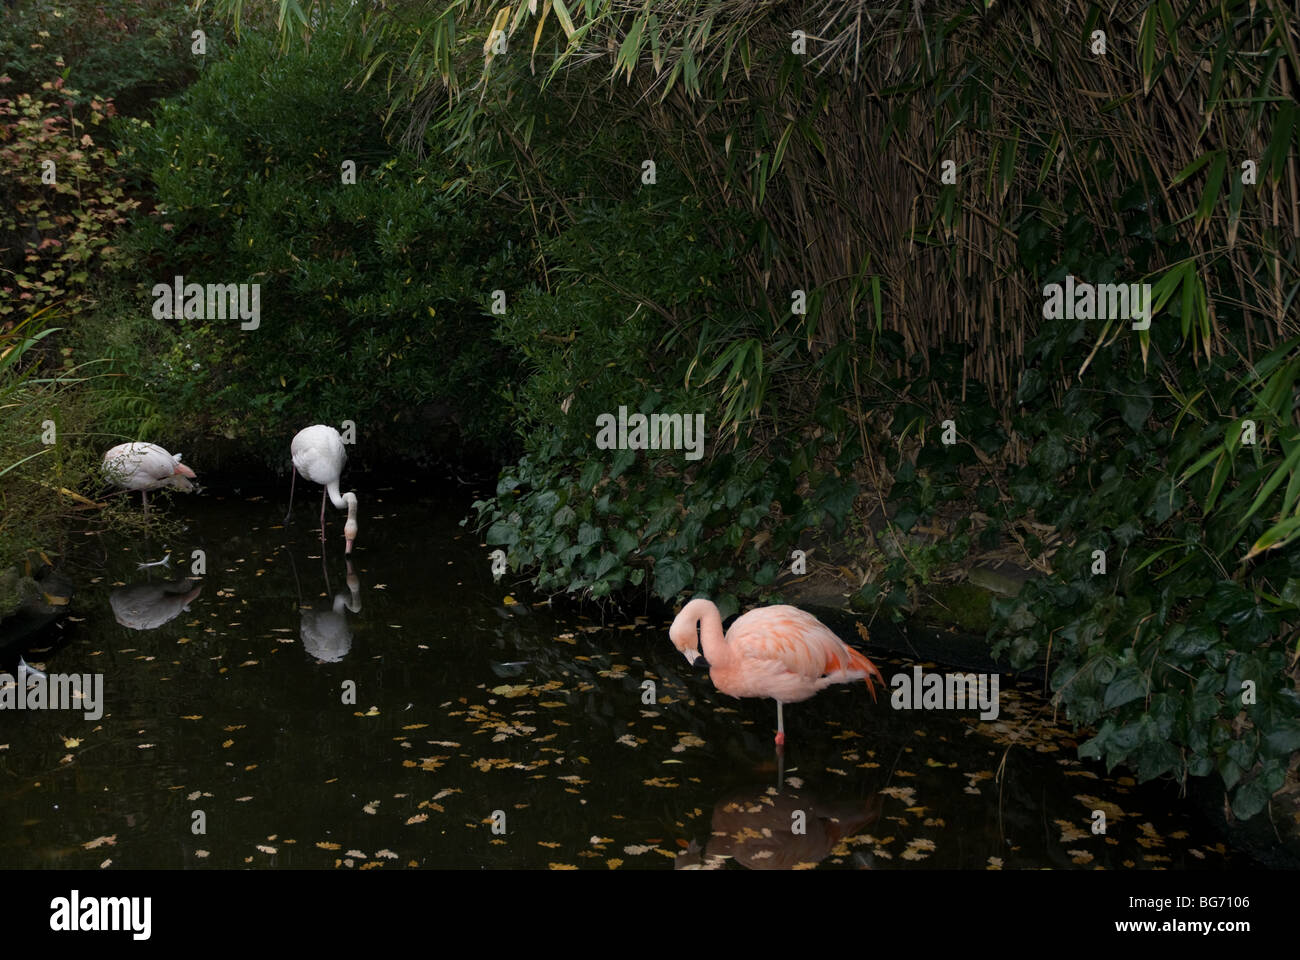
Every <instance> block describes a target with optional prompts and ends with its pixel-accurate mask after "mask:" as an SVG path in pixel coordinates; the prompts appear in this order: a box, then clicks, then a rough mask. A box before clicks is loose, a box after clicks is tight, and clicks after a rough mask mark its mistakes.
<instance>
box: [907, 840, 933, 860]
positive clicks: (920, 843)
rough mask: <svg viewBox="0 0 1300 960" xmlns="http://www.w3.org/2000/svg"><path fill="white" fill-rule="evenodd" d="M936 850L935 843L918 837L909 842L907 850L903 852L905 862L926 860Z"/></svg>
mask: <svg viewBox="0 0 1300 960" xmlns="http://www.w3.org/2000/svg"><path fill="white" fill-rule="evenodd" d="M933 850H934V841H933V840H927V839H926V838H924V837H916V838H915V839H913V840H909V841H907V849H906V850H904V851H903V853H902V857H903V859H904V860H924V859H925V858H926V857H928V856H929V855H930V853H931V852H932V851H933Z"/></svg>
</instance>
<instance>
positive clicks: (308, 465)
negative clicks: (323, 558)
mask: <svg viewBox="0 0 1300 960" xmlns="http://www.w3.org/2000/svg"><path fill="white" fill-rule="evenodd" d="M289 450H290V452H291V453H292V454H293V471H294V472H293V479H292V480H290V481H289V512H290V513H291V512H292V511H293V486H294V483H295V481H296V480H297V477H298V474H300V473H301V474H302V475H303V476H304V477H306V478H307V479H308V480H310V481H311V482H312V483H319V484H321V485H322V486H323V487H324V488H325V490H324V491H323V492H322V493H321V498H320V542H321V543H324V542H325V495H326V494H328V495H329V498H330V502H331V503H332V504H334V506H336V507H338V509H340V510H342V509H343V508H344V507H347V509H348V521H347V523H346V524H344V526H343V537H344V539H346V540H347V546H346V547H345V548H344V550H343V552H344V553H345V554H348V553H351V552H352V541H353V540H355V539H356V537H357V495H356V494H355V493H351V492H349V493H344V494H340V493H339V475H340V474H342V473H343V463H344V461H345V460H347V456H348V455H347V452H346V451H345V450H344V449H343V438H342V437H341V436H339V432H338V431H337V430H335V429H334V428H333V427H327V426H325V425H324V424H323V423H318V424H316V425H315V426H311V427H304V428H303V429H301V430H299V431H298V433H297V434H296V435H295V436H294V438H293V442H292V443H291V444H290V445H289ZM284 519H285V522H286V523H288V521H289V513H286V514H285V515H284Z"/></svg>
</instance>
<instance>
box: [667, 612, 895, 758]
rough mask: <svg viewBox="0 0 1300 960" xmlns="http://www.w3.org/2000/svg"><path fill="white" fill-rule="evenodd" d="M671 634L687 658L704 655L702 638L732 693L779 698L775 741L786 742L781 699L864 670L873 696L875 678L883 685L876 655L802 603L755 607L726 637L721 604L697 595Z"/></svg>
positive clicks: (712, 666)
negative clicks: (868, 655) (871, 655)
mask: <svg viewBox="0 0 1300 960" xmlns="http://www.w3.org/2000/svg"><path fill="white" fill-rule="evenodd" d="M697 627H698V629H699V634H698V641H697V635H696V629H697ZM668 636H669V638H670V639H671V640H672V642H673V646H675V647H676V648H677V649H678V650H680V651H681V652H682V653H683V654H684V655H685V656H686V660H687V662H689V663H694V662H695V661H696V659H697V658H698V657H699V655H700V653H699V649H698V647H697V642H698V644H699V646H703V647H704V656H705V659H707V660H708V661H709V677H710V679H712V680H713V685H714V686H715V687H717V688H718V689H719V690H721V691H722V692H723V693H725V694H727V695H728V696H731V697H771V698H773V699H774V700H776V745H777V747H778V748H779V747H781V746H783V745H784V744H785V717H784V715H783V713H782V709H781V708H782V705H783V704H787V703H798V702H800V701H801V700H807V699H808V698H809V697H811V696H813V695H814V694H815V693H817V692H818V691H820V690H822V689H824V688H825V687H828V686H830V685H831V684H832V683H851V682H853V681H854V680H862V679H864V678H865V679H866V681H867V689H868V690H869V691H871V699H872V700H873V701H874V700H875V699H876V688H875V687H874V686H873V685H872V681H873V680H874V681H876V682H878V683H879V684H880V686H881V687H882V688H883V687H884V686H885V679H884V677H882V676H881V675H880V671H879V670H877V669H876V665H875V664H874V663H872V662H871V661H870V660H868V659H867V658H866V657H864V656H863V655H862V654H860V653H858V651H856V650H854V649H853V648H852V647H850V646H849V645H848V644H846V643H845V642H844V641H843V640H841V639H840V638H839V637H837V636H835V634H834V633H832V632H831V630H830V628H829V627H827V626H826V624H824V623H822V622H821V621H820V620H818V619H817V618H816V617H814V616H813V615H812V614H811V613H805V612H804V611H803V610H800V609H799V608H798V607H790V606H786V605H784V604H777V605H775V606H771V607H758V608H757V609H754V610H751V611H749V613H747V614H745V615H744V616H742V617H740V618H738V619H737V620H736V621H735V622H734V623H733V624H732V625H731V629H730V630H728V631H727V634H726V636H725V637H724V636H723V633H722V616H721V615H720V614H719V613H718V608H717V606H716V605H715V604H714V603H713V602H712V601H711V600H692V601H691V602H690V603H688V604H687V605H686V606H684V607H682V612H681V613H679V614H677V618H676V619H675V620H673V625H672V626H671V627H669V628H668Z"/></svg>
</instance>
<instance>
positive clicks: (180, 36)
mask: <svg viewBox="0 0 1300 960" xmlns="http://www.w3.org/2000/svg"><path fill="white" fill-rule="evenodd" d="M198 26H199V21H198V19H197V18H196V17H195V15H194V13H193V12H192V11H191V10H190V9H189V6H188V5H187V4H185V3H178V2H176V0H18V2H17V3H16V4H15V5H13V6H12V7H11V6H9V5H5V6H4V7H0V64H4V70H5V72H6V73H8V74H9V76H10V77H11V78H13V80H14V83H15V89H16V90H19V91H25V92H29V93H31V92H35V91H36V90H37V89H38V88H39V87H40V85H41V84H42V83H45V82H46V81H48V80H50V79H51V78H53V77H58V76H62V77H63V79H64V80H65V81H66V82H67V88H68V89H67V90H66V91H65V92H66V93H67V95H68V96H69V97H70V98H71V99H72V100H73V101H74V102H75V103H77V104H82V103H85V102H88V101H89V100H90V99H91V98H95V99H98V100H101V101H103V100H113V101H115V102H116V103H117V105H118V108H119V109H120V110H122V111H123V112H124V113H126V114H136V113H139V112H142V111H143V110H144V109H145V108H147V107H148V105H149V104H150V103H151V102H152V101H153V100H155V99H157V98H158V97H160V96H164V95H166V94H168V93H171V92H172V91H174V90H176V89H179V88H180V87H183V86H185V85H186V84H188V83H190V82H191V81H192V80H193V79H194V78H195V77H196V76H197V75H198V71H199V69H200V68H201V64H202V58H201V57H199V56H197V55H195V54H194V53H193V52H192V43H193V41H192V40H191V36H190V35H191V33H192V31H193V30H194V29H195V28H196V27H198ZM202 26H203V29H204V30H205V31H206V32H207V33H208V37H207V53H206V56H209V57H211V56H216V55H218V54H219V50H220V43H221V36H222V31H221V28H220V27H214V26H213V25H212V24H208V23H205V24H203V25H202ZM75 91H84V95H78V94H77V93H76V92H75Z"/></svg>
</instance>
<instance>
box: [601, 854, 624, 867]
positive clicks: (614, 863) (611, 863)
mask: <svg viewBox="0 0 1300 960" xmlns="http://www.w3.org/2000/svg"><path fill="white" fill-rule="evenodd" d="M605 866H607V867H609V869H611V870H617V869H618V868H619V867H621V866H623V861H622V860H620V859H619V858H618V857H610V858H609V859H608V860H606V861H605Z"/></svg>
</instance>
